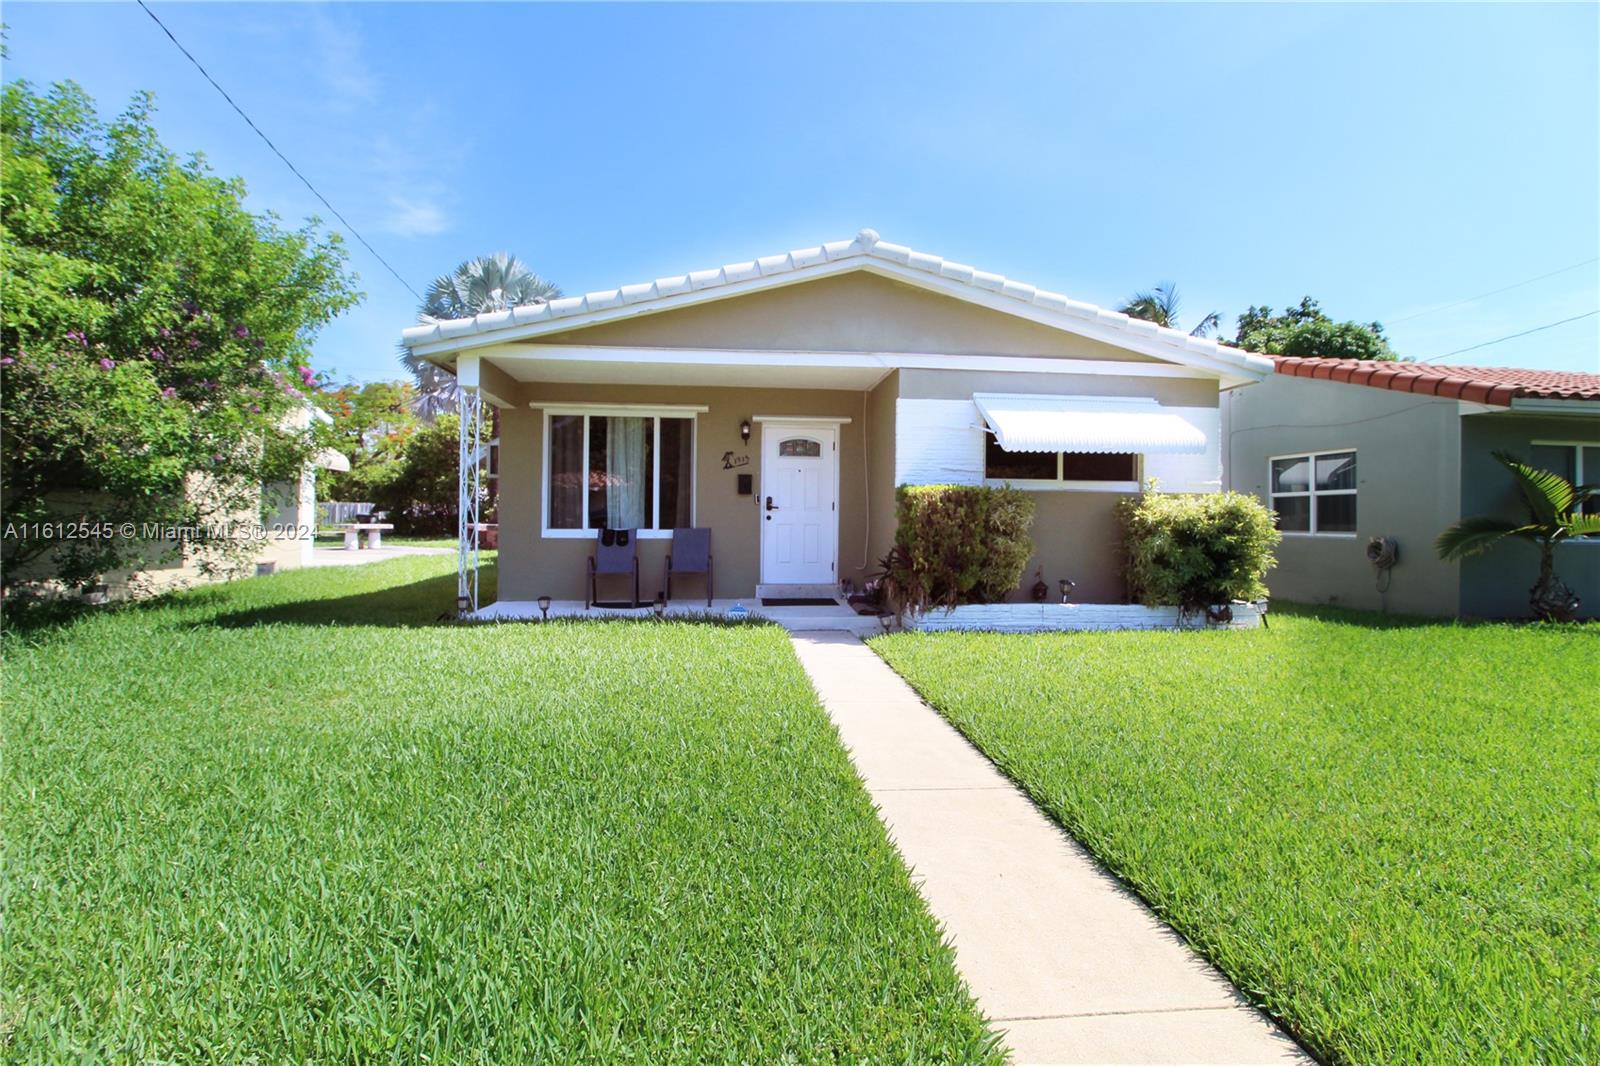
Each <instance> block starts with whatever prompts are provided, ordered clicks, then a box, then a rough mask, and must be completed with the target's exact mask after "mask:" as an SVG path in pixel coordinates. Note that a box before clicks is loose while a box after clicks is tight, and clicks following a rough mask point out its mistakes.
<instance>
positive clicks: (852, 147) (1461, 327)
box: [4, 3, 1600, 379]
mask: <svg viewBox="0 0 1600 1066" xmlns="http://www.w3.org/2000/svg"><path fill="white" fill-rule="evenodd" d="M156 10H157V12H158V13H159V14H160V15H161V17H162V18H163V20H164V21H165V22H166V23H167V25H168V26H169V27H170V28H171V29H172V30H173V32H174V33H175V34H177V36H178V38H179V39H180V40H182V41H183V42H184V43H185V44H186V45H187V46H188V47H189V49H190V50H191V51H193V52H194V53H195V54H196V56H197V57H198V58H199V59H200V61H201V62H202V63H204V64H206V66H207V67H208V68H209V69H210V71H211V73H212V75H213V76H215V77H216V78H217V79H218V80H219V81H220V82H221V83H222V85H223V86H224V87H225V88H226V89H228V90H229V92H230V93H232V95H233V96H234V98H235V99H236V100H238V101H239V103H240V104H241V105H242V106H243V107H244V108H245V110H246V111H248V112H249V113H250V114H251V116H252V117H253V118H254V119H255V120H256V121H257V122H258V123H259V124H260V125H261V126H262V127H263V128H264V129H265V130H266V131H267V133H268V135H269V136H271V137H272V138H273V139H274V140H275V141H276V142H277V144H278V146H279V147H280V148H282V149H283V150H284V151H285V152H286V153H287V154H288V156H289V157H290V158H291V159H293V160H294V161H295V162H296V164H297V165H298V166H299V167H300V168H301V169H302V170H303V171H304V172H305V173H307V174H308V175H309V176H310V177H311V179H312V181H313V182H315V183H316V184H317V185H318V186H319V187H320V188H321V189H322V191H323V192H324V193H325V194H326V195H327V196H328V197H329V199H330V200H331V201H332V202H333V203H334V204H335V205H336V206H337V207H338V208H339V209H340V211H341V212H343V213H344V215H345V216H346V217H347V218H348V219H350V221H351V222H352V223H353V224H354V225H355V226H356V227H357V228H358V229H359V230H361V232H362V233H363V234H364V235H365V236H366V237H367V238H368V239H369V240H371V241H372V242H373V244H374V245H375V246H376V247H377V248H378V249H379V250H380V251H381V252H382V253H383V255H384V256H385V257H386V258H387V259H389V260H390V262H392V263H393V264H394V265H395V267H396V268H397V269H398V270H399V271H400V273H401V274H402V275H404V277H405V278H406V279H407V280H408V281H409V282H410V283H411V285H412V286H413V287H415V288H418V289H421V288H422V287H423V286H424V285H425V283H426V281H427V280H428V279H429V278H430V277H432V276H433V275H435V274H438V273H440V272H442V271H444V270H447V269H448V268H449V267H451V266H452V265H454V264H455V263H456V262H458V261H460V260H461V259H463V258H465V257H467V256H470V255H474V254H478V253H482V252H490V251H496V250H502V249H503V250H509V251H513V252H515V253H517V254H518V255H519V256H521V257H523V258H524V259H526V260H527V261H529V262H530V263H531V264H533V265H534V267H535V268H536V269H537V270H539V271H540V272H541V273H543V274H544V275H546V276H547V277H549V278H551V279H552V280H554V281H556V282H557V283H559V284H560V285H561V286H562V287H563V288H564V289H565V290H566V291H567V292H568V293H574V294H575V293H582V292H584V291H587V290H592V289H599V288H610V287H612V286H615V285H620V284H626V283H631V282H635V281H645V280H649V279H651V278H654V277H657V276H660V275H664V274H675V273H681V272H683V271H686V270H691V269H699V268H702V267H710V266H717V265H720V264H722V263H725V262H734V261H738V260H743V259H749V258H753V257H755V256H758V255H766V254H771V253H774V252H781V251H785V250H787V249H789V248H795V247H803V246H806V245H811V244H816V243H819V242H821V241H824V240H834V239H840V238H847V237H849V236H850V235H852V234H853V233H855V232H856V231H857V230H859V229H861V228H862V227H865V226H871V227H873V228H876V229H877V230H879V231H880V232H881V233H882V234H883V236H884V238H885V239H886V240H890V241H894V242H897V243H901V244H908V245H910V246H912V247H914V248H918V249H921V250H925V251H929V252H933V253H936V254H939V255H943V256H946V257H948V258H952V259H957V260H960V261H963V262H967V263H971V264H974V265H976V266H978V267H980V268H983V269H986V270H993V271H997V272H1000V273H1004V274H1007V275H1010V276H1012V277H1015V278H1018V279H1020V280H1023V281H1026V282H1030V283H1033V284H1037V285H1040V286H1043V287H1047V288H1051V289H1056V290H1059V291H1062V292H1065V293H1068V294H1069V295H1071V296H1073V297H1075V298H1077V299H1082V300H1088V301H1091V302H1094V303H1101V304H1115V303H1116V302H1118V301H1119V300H1120V299H1122V298H1123V297H1125V296H1126V295H1127V294H1129V293H1130V292H1132V291H1133V290H1135V289H1138V288H1145V287H1148V286H1150V285H1152V284H1154V283H1156V282H1158V281H1161V280H1164V279H1172V280H1175V281H1177V282H1178V285H1179V288H1180V291H1181V293H1182V296H1183V304H1184V310H1185V311H1186V316H1185V317H1186V319H1187V320H1188V321H1190V322H1192V321H1194V320H1196V319H1198V318H1199V317H1200V316H1201V315H1202V314H1204V313H1205V312H1206V311H1210V310H1213V309H1215V310H1218V311H1221V312H1222V314H1223V316H1224V320H1225V322H1226V323H1228V325H1229V333H1230V335H1231V325H1232V321H1233V318H1234V316H1236V315H1237V314H1238V313H1239V312H1240V311H1241V310H1243V309H1244V308H1245V307H1246V306H1247V305H1249V304H1251V303H1267V304H1270V305H1272V306H1274V307H1282V306H1283V305H1285V304H1288V303H1292V302H1295V301H1296V300H1298V299H1299V297H1300V296H1301V295H1303V294H1306V293H1309V294H1311V295H1313V296H1315V297H1317V298H1318V299H1319V300H1321V301H1322V303H1323V306H1324V308H1325V309H1326V310H1328V311H1329V313H1331V314H1333V315H1335V316H1336V317H1339V318H1356V319H1360V320H1363V321H1366V320H1371V319H1374V318H1376V319H1379V320H1381V321H1383V322H1384V323H1385V324H1386V325H1387V326H1388V327H1389V329H1390V333H1391V336H1392V338H1393V341H1394V343H1395V346H1396V347H1397V348H1398V349H1399V350H1400V351H1401V352H1402V353H1404V354H1406V355H1409V356H1414V357H1417V358H1426V357H1432V356H1438V355H1442V354H1444V353H1447V352H1451V351H1453V350H1455V349H1458V348H1464V347H1467V346H1468V345H1473V344H1477V343H1480V342H1483V341H1490V340H1494V339H1496V338H1499V337H1503V336H1505V335H1507V334H1511V333H1516V332H1519V331H1521V330H1524V329H1528V328H1530V327H1534V326H1539V325H1542V324H1545V323H1548V322H1553V321H1555V320H1557V319H1562V318H1568V317H1570V316H1574V315H1580V314H1583V313H1585V312H1589V311H1593V310H1595V309H1596V308H1600V264H1597V263H1595V262H1594V261H1593V260H1595V259H1596V257H1600V70H1597V57H1600V47H1597V44H1600V7H1597V6H1595V5H1567V6H1542V5H1534V4H1518V5H1507V6H1472V5H1439V6H1417V7H1412V6H1404V7H1401V6H1367V5H1352V6H1295V7H1265V6H1217V7H1213V6H1200V5H1189V6H1175V7H1156V6H1127V7H1099V6H1086V5H1074V6H1058V7H1047V6H1023V7H963V6H936V7H934V6H928V7H924V6H912V5H903V6H887V7H849V6H835V5H828V6H806V7H773V6H769V7H739V6H709V7H700V6H687V5H681V6H642V5H629V6H617V7H603V6H586V7H566V6H557V5H522V4H489V5H435V4H376V3H374V4H348V5H309V4H304V5H302V4H284V5H276V6H269V5H253V4H251V5H247V4H237V5H222V4H161V5H157V7H156ZM4 20H5V22H6V23H7V26H8V30H7V42H8V47H9V51H10V59H9V61H8V63H7V64H6V68H5V77H6V79H7V80H11V79H15V78H27V79H30V80H32V81H34V82H36V83H46V82H50V81H55V80H59V79H65V78H71V79H74V80H76V81H78V82H79V83H80V84H82V85H83V86H84V87H85V88H86V89H87V90H88V91H89V92H90V93H91V94H93V95H94V96H95V98H96V99H97V101H98V102H99V104H100V106H101V108H102V110H103V111H105V112H107V113H110V112H113V111H116V110H120V109H121V107H122V106H123V105H124V104H125V103H126V102H127V100H128V98H129V97H130V96H131V95H132V94H133V93H134V92H135V91H137V90H140V89H149V90H152V91H154V92H155V94H156V96H157V103H158V106H159V111H158V112H157V116H156V120H157V124H158V126H159V128H160V130H161V133H162V136H163V139H164V140H165V141H166V142H167V144H168V145H170V146H171V147H173V148H174V149H176V150H179V151H181V152H188V151H192V150H201V151H204V153H205V154H206V156H207V157H208V158H209V159H210V161H211V163H212V165H213V166H214V167H215V169H216V170H218V171H219V172H221V173H223V174H228V175H240V176H242V177H243V178H244V179H245V180H246V181H247V183H248V184H249V187H250V204H251V206H252V207H253V208H255V209H257V210H265V209H272V210H275V211H277V212H279V213H280V214H281V215H283V216H284V217H285V218H286V219H289V220H298V219H300V218H302V217H304V216H306V215H308V214H312V213H320V214H323V215H326V212H325V211H320V210H319V205H318V204H316V202H315V201H314V200H313V199H312V197H311V195H310V194H309V193H308V192H307V191H306V190H305V189H304V188H303V187H302V186H300V185H299V184H298V182H297V181H296V180H295V178H294V177H293V176H292V175H290V174H289V173H288V172H287V171H286V170H285V168H284V167H283V165H282V164H281V163H280V162H279V161H278V160H277V159H276V158H274V157H273V156H272V155H271V154H270V152H269V151H268V150H267V148H266V147H265V146H264V145H262V144H261V143H260V142H259V141H258V140H256V139H255V137H254V135H253V134H251V133H250V131H249V130H248V128H246V127H245V125H244V124H243V122H242V121H241V120H240V119H239V118H238V116H236V115H235V114H234V113H233V112H232V111H231V110H229V109H228V107H227V105H226V104H225V103H224V102H223V101H222V100H221V99H220V98H219V97H218V96H217V94H216V93H215V91H214V90H213V89H212V88H211V87H210V86H209V85H207V84H206V83H205V82H204V81H203V80H201V78H200V76H199V74H197V73H196V72H195V71H194V69H193V68H192V67H190V66H189V65H188V63H187V62H186V61H185V60H184V59H183V58H182V56H181V55H179V54H178V52H177V51H176V50H175V49H174V48H173V47H172V45H171V44H170V43H169V42H168V41H167V40H166V38H165V37H163V36H162V35H161V33H160V31H159V30H158V29H157V27H156V26H155V25H154V23H152V22H151V21H150V20H149V18H148V17H147V16H146V15H145V14H144V13H143V12H142V11H140V10H139V8H138V7H136V6H134V5H132V4H102V5H86V6H79V5H72V4H49V5H41V4H28V3H8V4H7V5H6V8H5V14H4ZM1586 261H1587V262H1586ZM1577 264H1585V265H1582V266H1577ZM352 265H353V266H354V268H355V269H356V270H357V271H358V272H359V273H360V275H361V283H362V288H363V289H364V290H365V291H366V292H367V294H368V295H367V299H366V300H365V301H364V302H363V303H362V305H361V306H360V307H358V308H357V309H355V310H353V311H351V312H349V313H347V315H346V316H345V317H344V318H342V319H341V320H340V321H339V322H337V323H335V324H334V325H333V326H331V327H330V328H328V329H327V330H326V331H325V332H324V333H323V334H322V336H321V337H319V339H318V341H317V345H316V353H317V357H316V364H317V366H318V368H319V369H321V370H324V371H327V372H329V373H331V374H333V375H335V376H336V377H339V378H345V377H353V378H357V379H374V378H384V377H391V376H396V375H397V373H398V368H397V365H396V363H395V357H394V344H395V341H396V339H397V336H398V333H399V330H400V329H401V328H402V327H404V326H406V325H408V324H410V323H411V322H412V321H413V320H414V311H415V300H414V299H413V297H412V296H411V295H410V294H409V293H407V292H406V291H405V290H404V289H403V288H401V287H400V285H399V284H398V283H397V282H396V281H395V280H394V279H393V278H392V277H390V276H389V275H388V274H387V272H386V271H384V269H383V268H382V266H381V265H380V264H378V263H377V262H376V261H375V260H373V259H372V258H371V257H370V256H368V255H367V254H366V253H365V252H364V251H363V250H362V249H360V248H359V246H355V245H354V243H353V242H352ZM1566 267H1575V269H1568V270H1563V268H1566ZM1558 270H1561V271H1562V272H1561V273H1559V274H1556V275H1555V276H1553V277H1549V278H1545V279H1543V280H1540V281H1536V282H1533V283H1531V284H1526V285H1520V286H1519V287H1517V288H1514V289H1511V290H1510V291H1507V292H1503V293H1499V294H1496V295H1492V296H1488V297H1485V298H1483V299H1478V300H1472V301H1470V302H1467V303H1464V304H1462V305H1461V306H1457V307H1451V308H1448V309H1446V310H1436V309H1437V308H1440V307H1441V306H1442V305H1448V304H1454V303H1457V302H1458V301H1463V300H1467V299H1468V298H1469V297H1474V296H1476V295H1478V294H1480V293H1485V292H1489V291H1490V290H1495V289H1500V288H1503V287H1505V286H1509V285H1513V284H1516V283H1518V282H1522V281H1524V280H1526V279H1530V278H1534V277H1536V276H1538V275H1543V274H1548V273H1551V272H1552V271H1558ZM1447 361H1449V362H1457V363H1465V362H1476V363H1495V364H1508V365H1519V366H1544V367H1553V368H1560V369H1570V370H1587V371H1600V316H1594V317H1589V318H1587V319H1584V320H1582V321H1578V322H1574V323H1571V324H1568V325H1564V326H1559V327H1556V328H1554V329H1549V330H1545V331H1543V332H1540V333H1535V334H1532V335H1531V336H1528V337H1525V338H1521V339H1518V340H1512V341H1507V342H1506V343H1503V344H1497V345H1494V346H1491V347H1487V348H1483V349H1480V350H1478V351H1474V352H1471V353H1467V354H1465V355H1461V356H1457V357H1454V358H1452V359H1449V360H1447Z"/></svg>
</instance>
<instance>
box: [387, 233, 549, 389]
mask: <svg viewBox="0 0 1600 1066" xmlns="http://www.w3.org/2000/svg"><path fill="white" fill-rule="evenodd" d="M560 295H561V290H560V288H558V287H557V286H555V285H553V284H551V283H550V282H548V281H546V280H544V279H543V278H541V277H540V276H539V275H537V274H535V273H534V272H533V271H531V270H529V269H528V268H527V267H526V266H524V265H523V264H522V262H521V261H519V260H518V259H517V257H516V256H514V255H511V254H509V253H507V252H496V253H495V254H494V255H480V256H478V257H477V258H476V259H468V260H466V261H465V262H463V263H462V264H461V265H460V266H458V267H456V268H455V269H454V270H452V271H451V272H450V273H448V274H440V275H439V276H438V277H436V278H434V279H433V284H431V285H429V286H428V293H427V297H426V298H425V299H424V300H423V301H422V306H421V307H420V308H419V309H418V313H417V317H418V320H419V321H422V322H432V321H436V320H438V319H442V318H471V317H472V316H473V315H481V314H484V313H486V312H490V311H504V310H506V309H507V308H510V307H521V306H522V305H523V304H531V303H538V302H540V301H542V300H553V299H555V298H556V297H558V296H560ZM400 361H401V362H402V363H404V364H405V367H406V369H407V370H408V371H410V372H411V376H412V377H414V378H416V381H417V400H416V403H415V409H416V412H417V414H418V415H419V416H420V417H422V418H424V419H426V420H428V421H432V420H433V419H434V418H435V417H436V416H437V415H440V414H444V413H446V412H449V411H454V410H455V409H456V379H455V377H454V376H453V375H451V374H450V372H449V371H446V370H441V369H439V368H438V367H436V366H434V365H433V364H432V363H430V362H428V361H427V360H425V359H423V358H422V357H421V356H418V355H416V354H414V353H413V352H412V351H411V350H410V349H409V348H403V349H402V350H401V353H400Z"/></svg>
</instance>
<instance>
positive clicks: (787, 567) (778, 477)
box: [758, 422, 839, 585]
mask: <svg viewBox="0 0 1600 1066" xmlns="http://www.w3.org/2000/svg"><path fill="white" fill-rule="evenodd" d="M761 492H762V498H761V499H760V500H759V501H758V502H759V504H760V507H761V580H762V582H763V583H764V584H768V585H832V584H833V583H834V582H835V581H837V580H838V578H837V576H836V574H835V572H834V563H835V558H836V556H837V551H838V543H839V512H838V507H839V427H838V425H836V424H833V423H821V424H813V423H806V422H766V423H763V425H762V427H761Z"/></svg>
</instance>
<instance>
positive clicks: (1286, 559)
mask: <svg viewBox="0 0 1600 1066" xmlns="http://www.w3.org/2000/svg"><path fill="white" fill-rule="evenodd" d="M1228 397H1229V398H1228V401H1227V408H1226V416H1227V417H1226V419H1225V422H1224V429H1225V438H1226V444H1227V449H1226V451H1225V453H1224V463H1225V464H1226V468H1227V471H1228V484H1229V486H1230V487H1232V488H1234V489H1237V490H1238V491H1240V492H1249V493H1254V494H1255V495H1257V496H1259V497H1260V498H1261V499H1262V501H1263V502H1269V497H1268V495H1267V477H1268V469H1267V468H1268V458H1269V457H1270V456H1276V455H1292V454H1295V453H1298V452H1314V451H1315V452H1320V451H1333V450H1340V449H1345V448H1354V449H1355V450H1356V490H1357V492H1356V530H1357V532H1356V535H1355V536H1353V537H1352V536H1320V535H1318V536H1312V535H1307V534H1296V533H1290V534H1286V535H1285V536H1284V538H1283V543H1282V544H1281V545H1279V547H1278V550H1277V556H1278V565H1277V567H1276V568H1275V569H1274V570H1273V571H1272V572H1271V573H1269V574H1268V575H1267V586H1268V588H1270V589H1271V590H1272V594H1273V596H1275V597H1278V598H1281V599H1286V600H1294V601H1298V602H1303V603H1333V604H1340V605H1342V606H1346V607H1358V608H1363V609H1368V610H1378V609H1381V608H1383V607H1387V608H1388V609H1389V610H1393V611H1398V612H1402V613H1409V614H1435V615H1453V614H1455V613H1456V612H1457V610H1458V609H1459V606H1460V580H1459V566H1458V565H1457V564H1455V563H1443V562H1440V561H1439V558H1438V556H1437V555H1435V554H1434V551H1433V540H1434V538H1435V537H1437V536H1438V535H1439V532H1440V531H1441V530H1442V529H1444V528H1445V527H1446V526H1448V525H1449V524H1450V523H1452V522H1454V521H1455V520H1456V518H1457V517H1458V516H1459V515H1460V514H1461V481H1460V469H1461V467H1460V462H1461V416H1460V414H1459V409H1458V405H1457V403H1456V401H1454V400H1442V399H1438V398H1437V397H1431V396H1417V395H1414V394H1412V393H1405V392H1391V391H1389V390H1387V389H1374V388H1370V387H1368V386H1365V385H1349V384H1345V383H1343V382H1335V381H1317V380H1312V379H1308V378H1294V377H1287V376H1283V375H1274V376H1272V377H1269V378H1268V379H1267V380H1266V381H1264V382H1262V383H1261V384H1259V385H1252V386H1250V387H1249V388H1246V389H1240V390H1236V391H1235V392H1232V393H1229V394H1228ZM1376 536H1388V537H1394V538H1395V540H1396V541H1397V542H1398V543H1399V545H1400V562H1399V564H1398V565H1397V566H1396V567H1395V568H1394V570H1393V571H1392V572H1391V576H1390V579H1389V585H1388V591H1387V592H1386V593H1380V592H1379V590H1378V586H1377V576H1376V574H1375V573H1374V571H1373V568H1372V565H1371V564H1370V563H1369V562H1368V561H1367V554H1366V551H1367V541H1368V540H1369V539H1370V538H1372V537H1376Z"/></svg>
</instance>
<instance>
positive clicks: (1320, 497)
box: [1270, 451, 1356, 533]
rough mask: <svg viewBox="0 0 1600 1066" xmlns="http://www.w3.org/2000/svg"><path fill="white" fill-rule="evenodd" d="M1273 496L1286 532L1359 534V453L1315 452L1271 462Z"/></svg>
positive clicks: (1273, 505) (1279, 524)
mask: <svg viewBox="0 0 1600 1066" xmlns="http://www.w3.org/2000/svg"><path fill="white" fill-rule="evenodd" d="M1271 463H1272V473H1271V484H1270V489H1271V491H1270V495H1271V498H1272V509H1273V510H1274V511H1276V512H1277V514H1278V528H1279V529H1281V530H1283V531H1284V532H1285V533H1354V532H1355V531H1356V453H1355V452H1350V451H1346V452H1312V453H1311V454H1309V455H1285V456H1280V457H1278V458H1276V459H1273V460H1271Z"/></svg>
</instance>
